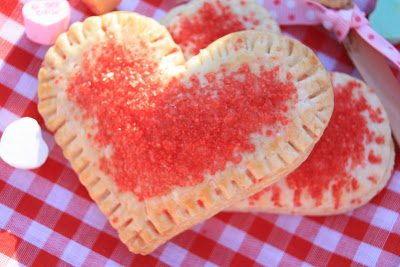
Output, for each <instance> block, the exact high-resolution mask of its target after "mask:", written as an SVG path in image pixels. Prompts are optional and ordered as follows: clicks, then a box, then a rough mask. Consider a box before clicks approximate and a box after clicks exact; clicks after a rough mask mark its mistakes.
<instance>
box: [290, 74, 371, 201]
mask: <svg viewBox="0 0 400 267" xmlns="http://www.w3.org/2000/svg"><path fill="white" fill-rule="evenodd" d="M359 89H360V84H359V83H357V82H355V81H351V82H349V83H348V84H347V85H346V86H337V87H336V88H335V107H334V111H333V115H332V119H331V121H330V123H329V125H328V127H327V129H326V130H325V133H324V135H323V136H322V138H321V140H320V141H319V142H318V143H317V145H316V146H315V148H314V150H313V151H312V152H311V155H310V157H309V158H308V159H307V160H306V161H305V162H304V163H303V164H302V165H301V166H300V167H299V168H298V169H297V170H296V171H294V172H293V173H292V174H290V175H289V176H288V177H287V183H288V186H289V187H290V188H291V189H293V190H294V191H295V195H294V199H293V201H294V203H295V205H296V206H301V202H300V200H301V194H302V192H303V191H305V190H306V191H308V193H309V194H310V195H311V197H312V198H313V199H314V200H315V203H316V205H317V206H318V205H321V203H322V196H323V193H324V191H326V190H329V187H330V186H332V196H333V197H334V200H335V208H338V207H339V206H340V201H341V195H342V192H344V191H345V190H346V191H356V190H357V189H358V188H359V184H358V182H357V180H356V179H355V178H354V177H352V176H351V175H350V174H349V173H347V172H346V167H348V164H349V162H351V166H350V167H351V168H354V167H355V166H357V165H360V164H365V161H364V153H365V147H364V144H363V141H364V140H367V139H368V136H370V135H373V133H372V132H371V131H370V130H369V129H368V127H367V121H366V119H365V118H364V116H363V115H362V113H363V112H364V111H369V112H372V111H373V109H372V108H371V107H370V105H369V104H368V103H367V101H366V99H365V98H364V97H363V96H361V97H358V98H357V97H354V96H353V91H354V90H359Z"/></svg>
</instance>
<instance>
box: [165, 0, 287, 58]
mask: <svg viewBox="0 0 400 267" xmlns="http://www.w3.org/2000/svg"><path fill="white" fill-rule="evenodd" d="M205 4H209V5H211V6H213V7H214V8H215V10H216V11H218V12H222V10H221V9H222V8H221V6H222V7H228V8H229V9H231V10H232V12H233V13H234V14H235V15H236V16H237V18H238V20H239V21H240V22H241V23H242V24H243V26H244V28H243V30H268V31H270V32H274V33H280V28H279V25H278V23H277V22H276V21H275V20H274V19H273V18H272V16H271V15H270V14H269V12H268V11H267V10H266V9H265V8H264V7H263V6H261V5H260V4H258V3H257V1H255V0H246V1H243V0H197V1H190V2H189V3H186V4H183V5H179V6H177V7H175V8H173V9H171V10H170V11H169V12H168V13H167V14H166V15H165V16H164V17H163V18H162V19H161V21H160V23H161V24H163V25H165V26H166V27H167V29H168V31H169V32H170V33H171V35H172V36H173V37H174V36H177V35H179V31H180V30H181V26H182V18H187V19H189V20H192V19H194V17H195V16H198V14H199V10H200V9H201V8H202V7H204V5H205ZM244 18H246V19H244ZM249 18H252V20H250V19H249ZM254 20H255V21H257V23H256V24H255V23H254V22H253V21H254ZM215 27H222V26H220V25H215ZM207 31H210V29H204V32H207ZM229 33H230V32H229ZM190 38H191V39H193V40H192V41H194V40H195V39H196V36H195V35H194V36H193V35H192V36H191V37H190ZM213 41H214V40H213ZM181 48H182V51H183V54H184V55H185V58H187V59H189V58H191V57H192V56H194V54H193V52H192V51H191V48H192V46H186V45H181Z"/></svg>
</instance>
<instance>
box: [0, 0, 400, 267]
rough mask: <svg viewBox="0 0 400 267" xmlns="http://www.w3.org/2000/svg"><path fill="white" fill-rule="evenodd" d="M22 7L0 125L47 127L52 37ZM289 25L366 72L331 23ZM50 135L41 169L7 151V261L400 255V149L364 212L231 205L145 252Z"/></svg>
mask: <svg viewBox="0 0 400 267" xmlns="http://www.w3.org/2000/svg"><path fill="white" fill-rule="evenodd" d="M271 1H272V0H271ZM282 1H283V0H282ZM70 2H71V5H72V6H73V12H72V19H73V20H74V21H77V20H82V19H84V18H85V17H86V16H88V15H90V12H89V11H88V10H87V9H86V7H85V6H84V5H83V4H81V3H80V2H79V1H78V0H74V1H70ZM360 2H362V3H363V5H364V7H367V6H368V3H369V2H368V1H360ZM173 5H174V1H173V0H164V1H163V0H147V1H138V0H125V1H123V2H122V3H121V4H120V6H119V9H121V10H131V11H132V10H133V11H136V12H138V13H141V14H145V15H148V16H152V17H155V18H160V17H161V16H162V15H163V14H164V13H165V11H166V10H168V9H169V8H171V7H172V6H173ZM21 8H22V3H21V2H18V0H0V134H1V133H2V132H3V131H4V129H5V127H6V126H7V125H8V124H9V123H10V122H12V121H14V120H16V119H17V118H19V117H23V116H29V117H33V118H35V119H36V120H38V121H39V123H40V124H41V125H42V127H43V129H45V127H44V126H43V121H42V119H41V117H40V116H39V114H38V112H37V107H36V104H37V96H36V87H37V79H36V76H37V73H38V70H39V68H40V64H41V61H42V59H43V56H44V54H45V52H46V50H47V49H48V47H44V46H40V45H37V44H34V43H32V42H30V41H29V40H28V39H27V38H26V37H25V35H24V27H23V24H22V14H21ZM283 30H284V32H285V33H286V34H288V35H290V36H293V37H295V38H297V39H299V40H301V41H302V42H304V43H305V44H307V45H309V46H310V47H311V48H312V49H313V50H314V51H315V52H316V53H317V54H318V56H319V58H320V59H321V60H322V62H323V63H324V64H325V66H326V67H327V69H329V70H335V71H342V72H346V73H349V74H352V75H354V76H359V75H358V73H357V72H356V71H355V69H354V67H353V65H352V63H351V62H350V60H349V58H348V57H347V55H346V51H345V50H344V48H343V47H342V46H341V45H340V44H338V43H337V42H336V41H335V40H334V39H333V38H332V37H331V36H330V35H329V34H327V33H326V32H325V31H324V29H323V28H322V27H300V26H299V27H286V28H284V29H283ZM399 104H400V103H399ZM44 138H45V140H46V142H47V143H48V145H49V148H50V152H51V153H50V157H49V159H48V160H47V162H46V163H45V165H44V166H43V167H41V168H40V169H37V170H34V171H22V170H15V169H13V168H11V167H9V166H7V165H6V164H5V163H3V162H1V160H0V266H9V265H12V266H14V265H18V264H19V265H22V266H55V265H61V266H70V265H72V266H120V265H122V266H132V265H134V266H153V265H156V266H165V265H167V266H168V265H172V266H177V265H183V266H203V265H205V266H221V265H223V266H226V265H233V266H252V265H255V266H260V265H261V266H277V265H282V266H300V265H304V266H310V265H316V266H325V265H329V266H350V265H353V266H358V265H368V266H375V265H378V266H399V265H400V164H399V158H397V167H396V169H397V171H396V172H395V173H394V174H393V177H392V178H391V180H390V182H389V184H388V186H387V187H386V188H385V189H384V190H383V191H382V192H381V193H380V194H379V195H378V196H376V197H375V198H374V199H373V200H372V201H371V203H369V204H368V205H366V206H364V207H362V208H360V209H358V210H356V211H354V212H350V213H346V214H344V215H340V216H332V217H299V216H277V215H270V214H246V213H243V214H240V213H226V212H222V213H220V214H218V215H216V216H215V217H213V218H211V219H209V220H208V221H206V222H204V223H202V224H200V225H197V226H196V227H194V228H193V229H190V230H188V231H186V232H184V233H183V234H181V235H179V236H177V237H175V238H174V239H172V240H171V241H169V242H167V243H166V244H165V245H163V246H162V247H160V248H159V249H157V250H156V251H155V252H154V253H152V254H151V255H149V256H146V257H144V256H135V255H133V254H131V253H130V252H129V251H128V250H127V249H126V247H125V246H124V245H123V244H122V243H121V242H120V241H119V239H118V236H117V233H116V232H115V231H114V230H113V229H112V227H111V226H110V225H109V224H108V222H107V221H106V219H105V217H104V216H103V215H102V213H101V212H100V211H99V209H98V208H97V206H96V205H95V204H94V203H93V201H92V200H91V199H90V197H89V195H88V193H87V192H86V190H85V188H84V187H83V186H82V185H81V184H80V183H79V181H78V178H77V176H76V175H75V173H74V172H73V171H72V169H71V167H70V165H69V164H68V163H67V161H66V160H65V159H64V157H63V155H62V152H61V150H60V148H59V147H58V146H57V145H55V143H54V138H53V136H52V134H51V133H49V132H48V131H46V130H44Z"/></svg>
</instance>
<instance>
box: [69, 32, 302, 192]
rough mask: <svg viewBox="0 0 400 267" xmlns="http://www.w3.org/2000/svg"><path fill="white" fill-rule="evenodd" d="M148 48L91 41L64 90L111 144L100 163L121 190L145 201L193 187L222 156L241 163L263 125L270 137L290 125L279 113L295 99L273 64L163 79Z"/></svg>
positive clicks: (97, 138) (218, 167) (97, 140)
mask: <svg viewBox="0 0 400 267" xmlns="http://www.w3.org/2000/svg"><path fill="white" fill-rule="evenodd" d="M239 41H240V40H239ZM242 42H243V41H242ZM153 53H154V51H153V49H152V48H151V47H149V46H148V45H147V44H146V43H144V42H143V41H141V40H140V39H138V40H132V41H131V42H130V43H128V44H123V43H121V42H118V41H116V40H115V39H110V40H108V41H105V42H103V43H99V44H96V45H94V46H92V47H91V49H90V50H88V51H86V52H85V54H84V55H83V59H82V63H81V65H82V68H81V69H79V70H77V71H76V73H75V74H73V75H72V77H71V79H70V81H69V87H68V89H67V92H68V96H69V99H70V100H72V101H73V102H74V103H76V104H77V105H78V106H79V107H80V108H81V109H82V110H84V111H85V113H84V116H83V117H82V119H85V118H87V117H94V118H95V121H97V123H96V128H97V131H96V132H95V133H94V134H93V133H90V134H89V138H91V139H92V140H93V141H94V144H98V145H100V146H101V147H102V148H106V147H107V146H110V147H112V154H111V155H109V158H108V157H106V156H104V157H102V158H101V159H100V160H101V163H100V166H101V169H102V170H103V171H104V172H106V173H107V174H109V175H111V176H113V177H114V179H115V180H116V182H117V183H118V185H119V187H120V189H121V190H122V191H126V190H130V191H133V192H135V194H136V195H137V196H138V197H139V199H146V198H149V197H154V196H159V195H163V194H165V193H168V192H169V191H171V189H173V188H174V187H175V186H187V185H195V184H197V183H199V182H202V181H203V180H204V176H205V174H206V173H209V174H211V175H215V173H216V172H218V171H222V170H223V169H225V165H226V164H227V162H228V161H231V162H237V163H238V162H240V161H241V160H242V158H241V153H243V152H253V151H255V145H254V144H253V143H251V142H250V138H249V136H250V134H251V133H259V134H263V128H265V127H266V125H269V126H270V128H269V130H268V132H267V133H264V134H267V135H269V136H271V135H273V134H274V131H275V130H276V127H279V125H286V124H288V123H289V122H290V118H289V117H288V116H287V114H286V112H287V111H288V110H289V109H293V106H294V105H295V103H296V102H297V91H296V88H295V87H294V84H293V83H292V82H291V81H290V79H289V80H288V81H286V82H282V81H281V80H280V78H279V68H278V67H276V68H274V69H272V70H268V69H266V68H265V67H264V66H260V67H259V69H258V71H257V72H258V73H256V72H254V71H252V69H253V70H254V65H255V62H252V65H253V66H252V68H250V66H249V64H248V63H243V64H241V65H240V66H239V67H238V68H237V69H235V70H232V68H230V67H229V66H228V65H221V66H220V67H219V68H218V69H217V70H215V71H210V72H207V73H204V74H201V73H199V72H197V73H192V74H191V76H190V77H189V80H190V82H189V83H184V82H181V81H180V80H179V77H177V78H176V79H172V80H171V81H170V82H169V83H167V84H165V83H164V82H163V80H162V77H161V76H160V75H159V71H158V62H156V61H154V60H153V58H152V56H151V55H152V54H153ZM258 60H260V61H261V60H262V58H259V59H258ZM205 81H206V82H205ZM161 181H162V182H161Z"/></svg>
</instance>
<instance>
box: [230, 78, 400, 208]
mask: <svg viewBox="0 0 400 267" xmlns="http://www.w3.org/2000/svg"><path fill="white" fill-rule="evenodd" d="M332 80H333V84H334V88H335V87H336V86H338V85H341V86H345V85H346V84H348V83H349V82H351V81H356V82H358V83H359V84H361V89H360V90H358V92H359V93H362V95H363V96H364V97H365V99H366V100H367V102H368V104H369V105H370V106H371V107H372V108H373V109H377V108H380V109H381V110H382V111H383V113H382V115H381V116H382V117H383V118H384V121H383V122H376V121H373V120H371V119H370V118H369V116H368V115H367V114H364V117H365V119H366V120H367V121H368V128H369V129H370V130H372V131H373V132H374V133H375V135H376V136H381V137H384V140H385V141H384V143H382V144H378V143H374V142H369V143H368V142H364V143H365V151H364V159H363V162H362V164H360V165H358V166H357V167H356V168H350V166H348V167H347V168H348V169H349V171H350V175H351V176H352V177H354V179H356V180H357V184H358V187H357V189H355V190H349V191H346V190H343V191H342V195H341V204H340V206H339V207H338V208H335V201H334V199H333V197H332V195H333V193H332V190H333V189H332V187H330V189H329V190H325V191H324V192H323V198H322V203H321V205H317V204H316V203H315V200H314V199H313V198H312V197H311V196H310V195H309V193H308V192H307V193H306V192H305V191H303V193H302V196H301V197H300V201H301V206H296V205H295V204H294V190H293V189H291V188H290V187H289V185H288V183H287V180H286V179H282V180H280V181H279V182H277V183H276V184H274V187H277V188H279V190H280V201H279V203H280V207H277V206H276V205H275V204H274V201H273V193H272V192H271V191H263V193H259V194H258V195H257V198H256V199H251V200H249V199H246V200H244V201H242V202H240V203H238V204H236V205H234V206H233V207H232V208H230V210H234V211H245V212H247V211H257V212H269V213H285V214H300V215H317V216H320V215H334V214H338V213H343V212H347V211H350V210H353V209H356V208H358V207H360V206H362V205H364V204H366V203H367V202H368V201H370V200H371V199H372V198H373V197H374V196H375V195H376V194H377V193H378V192H379V191H381V190H382V189H383V187H384V186H385V185H386V184H387V182H388V180H389V178H390V176H391V174H392V170H393V165H394V157H395V153H394V143H393V140H392V137H391V130H390V126H389V120H388V118H387V115H386V113H385V110H384V108H383V106H382V104H381V103H380V101H379V99H378V97H377V96H376V95H375V93H373V91H372V90H371V89H369V88H368V86H367V85H366V84H365V83H364V82H362V81H360V80H358V79H355V78H353V77H351V76H349V75H347V74H343V73H337V72H335V73H333V74H332ZM353 94H355V93H353ZM369 151H374V154H376V155H379V156H380V157H381V158H382V161H381V162H380V163H377V162H375V163H374V164H371V163H369V162H368V153H369ZM332 153H334V151H332ZM372 177H374V178H372ZM371 179H373V180H371ZM355 200H356V201H355Z"/></svg>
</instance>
